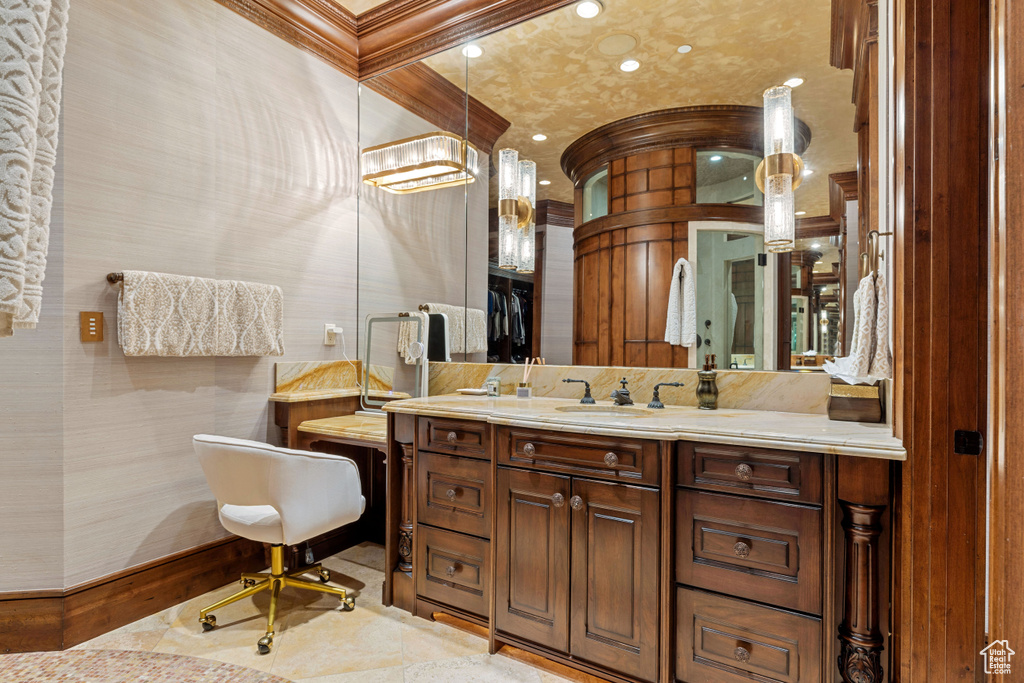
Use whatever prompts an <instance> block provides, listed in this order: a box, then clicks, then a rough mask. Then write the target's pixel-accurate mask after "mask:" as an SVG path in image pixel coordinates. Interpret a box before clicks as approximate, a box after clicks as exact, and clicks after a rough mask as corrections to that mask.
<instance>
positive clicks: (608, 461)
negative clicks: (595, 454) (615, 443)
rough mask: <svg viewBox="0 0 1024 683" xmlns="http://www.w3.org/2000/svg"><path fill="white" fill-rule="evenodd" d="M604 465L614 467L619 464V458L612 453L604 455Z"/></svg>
mask: <svg viewBox="0 0 1024 683" xmlns="http://www.w3.org/2000/svg"><path fill="white" fill-rule="evenodd" d="M604 464H605V465H608V467H615V466H616V465H618V464H619V456H617V455H615V454H614V453H605V454H604Z"/></svg>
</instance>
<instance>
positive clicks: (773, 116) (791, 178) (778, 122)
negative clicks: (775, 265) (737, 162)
mask: <svg viewBox="0 0 1024 683" xmlns="http://www.w3.org/2000/svg"><path fill="white" fill-rule="evenodd" d="M792 93H793V89H792V88H790V87H789V86H788V85H779V86H775V87H774V88H768V89H767V90H765V91H764V155H765V157H764V161H762V162H761V165H760V166H759V167H758V169H757V181H758V183H757V184H758V187H760V188H761V191H762V192H764V244H765V247H766V248H767V249H768V251H770V252H785V251H793V247H794V244H795V241H796V216H795V215H794V201H793V191H794V190H796V188H797V187H799V185H800V181H801V179H802V176H801V174H802V172H803V161H801V159H800V157H799V156H797V155H796V153H795V151H794V142H793V138H794V126H793V123H794V120H793V103H792Z"/></svg>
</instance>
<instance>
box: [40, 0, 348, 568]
mask: <svg viewBox="0 0 1024 683" xmlns="http://www.w3.org/2000/svg"><path fill="white" fill-rule="evenodd" d="M64 120H65V127H64V131H63V132H64V136H63V140H62V145H63V151H64V159H65V183H66V187H67V192H66V221H67V230H66V231H65V243H64V247H65V262H64V270H65V283H64V289H65V301H64V312H65V324H64V395H65V402H64V403H65V405H64V449H65V451H64V576H63V585H64V586H72V585H75V584H78V583H81V582H83V581H88V580H91V579H94V578H96V577H98V576H102V575H105V574H109V573H111V572H116V571H119V570H121V569H124V568H126V567H130V566H133V565H136V564H140V563H143V562H147V561H149V560H152V559H154V558H158V557H161V556H164V555H168V554H170V553H174V552H177V551H180V550H182V549H185V548H189V547H192V546H195V545H198V544H201V543H204V542H208V541H210V540H213V539H216V538H219V537H222V536H224V535H225V532H224V531H223V529H222V528H221V526H220V524H219V523H218V521H217V518H216V513H215V507H214V504H213V501H212V500H211V496H210V493H209V491H208V489H207V486H206V483H205V480H204V479H203V475H202V472H201V471H200V469H199V466H198V464H197V463H196V460H195V456H194V455H193V452H192V447H191V443H190V437H191V436H192V435H193V434H195V433H199V432H211V433H216V434H224V435H228V436H235V437H243V438H254V439H261V440H265V439H267V438H268V437H270V438H271V439H276V436H277V435H276V433H274V431H272V430H270V428H269V423H270V421H269V417H268V412H267V394H268V392H269V391H271V390H272V383H273V363H274V361H275V360H277V359H274V358H194V359H174V358H137V359H126V358H125V357H124V356H123V355H122V354H121V353H120V351H119V349H118V347H117V340H116V334H115V332H114V327H113V324H114V321H115V319H116V316H115V310H116V289H115V288H113V287H110V286H108V285H107V284H106V283H105V282H104V279H103V278H104V275H105V274H106V273H107V272H110V271H117V270H122V269H140V270H155V271H164V272H172V273H183V274H189V275H198V276H204V277H215V278H227V279H245V280H254V281H259V282H267V283H272V284H275V285H279V286H280V287H281V288H282V289H283V291H284V294H285V344H286V348H287V355H286V356H285V358H284V360H300V359H301V360H308V359H329V358H335V357H338V358H340V349H333V348H329V347H324V346H323V345H322V344H321V336H322V328H323V323H324V322H327V321H330V322H336V323H339V324H342V325H344V326H345V327H346V328H352V326H353V325H354V324H355V315H356V311H355V259H354V246H355V241H356V217H355V186H356V178H355V173H356V167H355V158H356V142H357V141H356V85H355V83H354V82H353V81H352V80H351V79H350V78H348V77H346V76H344V75H343V74H341V73H339V72H337V71H335V70H334V69H332V68H331V67H329V66H327V65H326V64H324V63H323V62H321V61H319V60H317V59H315V58H314V57H312V56H310V55H308V54H306V53H304V52H302V51H300V50H297V49H295V48H293V47H292V46H290V45H288V44H287V43H285V42H283V41H281V40H279V39H278V38H276V37H274V36H272V35H271V34H269V33H267V32H266V31H264V30H261V29H260V28H259V27H257V26H256V25H254V24H252V23H251V22H249V21H246V20H245V19H243V18H242V17H241V16H239V15H237V14H235V13H234V12H231V11H229V10H227V9H225V8H223V7H222V6H220V5H219V4H217V3H215V2H210V1H209V0H164V1H162V2H151V1H147V0H130V1H126V2H119V3H111V2H109V1H108V0H77V2H76V3H75V6H74V10H73V14H72V19H71V26H70V37H69V43H68V52H67V60H66V67H65V85H64ZM52 284H53V283H52V282H50V281H49V280H48V281H47V287H48V288H50V287H52ZM80 310H100V311H103V312H104V313H105V314H106V316H107V321H108V323H107V330H106V331H107V335H106V338H107V340H106V341H105V342H103V343H101V344H91V345H84V344H82V343H80V342H78V341H77V340H76V335H77V333H78V330H77V323H76V320H77V313H78V311H80Z"/></svg>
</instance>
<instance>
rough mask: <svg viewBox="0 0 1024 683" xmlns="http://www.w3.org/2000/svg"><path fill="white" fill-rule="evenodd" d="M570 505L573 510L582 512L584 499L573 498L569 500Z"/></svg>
mask: <svg viewBox="0 0 1024 683" xmlns="http://www.w3.org/2000/svg"><path fill="white" fill-rule="evenodd" d="M569 505H571V506H572V509H573V510H582V509H583V499H582V498H580V497H579V496H573V497H572V498H570V499H569Z"/></svg>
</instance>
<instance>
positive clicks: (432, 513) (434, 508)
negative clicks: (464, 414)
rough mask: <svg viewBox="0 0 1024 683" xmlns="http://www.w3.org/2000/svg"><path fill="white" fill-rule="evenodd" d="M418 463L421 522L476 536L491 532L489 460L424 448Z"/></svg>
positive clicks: (418, 497)
mask: <svg viewBox="0 0 1024 683" xmlns="http://www.w3.org/2000/svg"><path fill="white" fill-rule="evenodd" d="M416 467H417V470H418V475H417V476H418V485H417V487H416V491H417V502H416V505H417V509H416V512H417V515H418V520H419V521H420V522H422V523H424V524H432V525H434V526H438V527H442V528H444V529H451V530H453V531H461V532H463V533H467V534H473V535H474V536H484V537H489V536H490V535H491V484H490V472H491V464H490V463H489V462H487V461H486V460H478V459H475V458H461V457H458V456H451V455H440V454H438V453H428V452H426V451H422V452H420V454H419V461H418V462H417V463H416Z"/></svg>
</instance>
